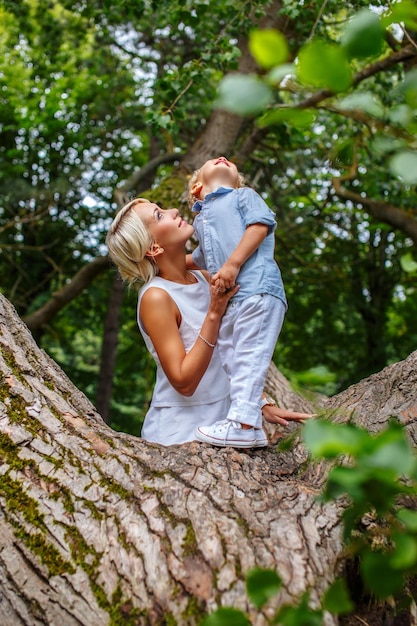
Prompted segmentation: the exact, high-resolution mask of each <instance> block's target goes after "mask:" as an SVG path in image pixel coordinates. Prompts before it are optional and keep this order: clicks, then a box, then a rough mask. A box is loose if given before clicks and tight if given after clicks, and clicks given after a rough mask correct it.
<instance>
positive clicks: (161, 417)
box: [137, 271, 229, 445]
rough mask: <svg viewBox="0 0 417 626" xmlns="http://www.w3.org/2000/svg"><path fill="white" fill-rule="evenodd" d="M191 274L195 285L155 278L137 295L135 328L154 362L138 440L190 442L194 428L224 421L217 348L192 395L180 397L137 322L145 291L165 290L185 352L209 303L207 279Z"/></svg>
mask: <svg viewBox="0 0 417 626" xmlns="http://www.w3.org/2000/svg"><path fill="white" fill-rule="evenodd" d="M191 273H192V274H193V276H195V277H196V279H197V283H195V284H192V285H182V284H179V283H174V282H172V281H169V280H165V279H164V278H160V277H159V276H156V277H155V278H153V279H152V280H151V281H150V282H149V283H147V284H146V285H145V286H144V287H143V288H142V289H141V291H140V293H139V300H138V309H137V319H138V326H139V330H140V332H141V334H142V337H143V339H144V341H145V344H146V347H147V348H148V350H149V352H150V353H151V354H152V356H153V358H154V360H155V363H156V383H155V388H154V391H153V396H152V401H151V408H150V410H149V411H148V413H147V415H146V417H145V422H144V425H143V428H142V437H143V438H144V439H147V440H148V441H156V442H157V443H162V444H164V445H170V444H173V443H183V442H184V441H191V440H193V439H194V436H193V433H194V428H195V427H196V426H197V425H200V424H211V423H214V421H216V420H218V419H222V418H224V417H225V416H226V415H225V407H227V404H228V402H229V379H228V376H227V374H226V372H225V371H224V369H223V367H222V365H221V361H220V357H219V354H218V350H217V347H215V348H214V350H213V355H212V358H211V361H210V363H209V365H208V368H207V370H206V373H205V374H204V376H203V377H202V379H201V381H200V383H199V385H198V387H197V389H196V390H195V392H194V393H193V395H192V396H183V395H182V394H180V393H178V391H176V390H175V389H174V388H173V387H172V385H171V383H170V382H169V380H168V378H167V376H166V374H165V372H164V370H163V369H162V367H161V364H160V362H159V359H158V355H157V353H156V351H155V348H154V345H153V343H152V341H151V339H150V337H149V335H148V334H147V333H146V331H145V329H144V327H143V325H142V322H141V319H140V314H139V311H140V303H141V300H142V297H143V295H144V294H145V293H146V291H147V290H148V289H150V288H151V287H158V288H159V289H163V290H164V291H166V292H167V293H168V294H169V295H170V296H171V298H172V299H173V300H174V302H175V304H176V305H177V307H178V310H179V312H180V314H181V324H180V327H179V332H180V335H181V338H182V341H183V343H184V347H185V351H186V352H189V350H190V349H191V348H192V347H193V345H194V343H195V342H196V341H197V338H198V334H199V332H200V329H201V326H202V324H203V321H204V318H205V317H206V314H207V310H208V306H209V302H210V291H209V286H208V282H207V280H206V279H205V277H204V276H203V274H202V273H201V272H198V271H193V272H191ZM220 401H221V402H220ZM216 404H217V405H218V406H217V408H215V407H216ZM202 407H204V408H202ZM226 413H227V409H226Z"/></svg>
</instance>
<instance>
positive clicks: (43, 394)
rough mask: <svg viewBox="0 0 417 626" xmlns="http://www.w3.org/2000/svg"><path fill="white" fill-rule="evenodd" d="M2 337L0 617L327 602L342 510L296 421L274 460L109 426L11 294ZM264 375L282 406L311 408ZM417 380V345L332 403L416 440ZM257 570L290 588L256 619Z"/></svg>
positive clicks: (187, 612)
mask: <svg viewBox="0 0 417 626" xmlns="http://www.w3.org/2000/svg"><path fill="white" fill-rule="evenodd" d="M0 333H1V334H0V372H1V387H0V390H1V396H0V409H1V411H0V462H1V464H0V473H1V481H0V590H1V594H0V623H1V624H2V626H20V625H28V626H29V625H30V626H41V625H42V626H45V625H48V626H49V625H50V626H52V624H54V625H55V624H58V623H59V624H61V625H62V626H81V625H82V626H105V625H110V624H112V625H115V624H135V625H142V624H143V625H149V624H151V625H154V624H155V625H156V624H168V623H177V624H181V625H188V624H190V625H197V624H198V623H200V621H201V618H202V616H203V615H205V614H206V613H207V612H210V611H211V610H213V609H215V608H216V607H218V606H220V605H229V606H235V607H239V608H241V609H244V610H246V611H247V612H248V613H249V615H250V617H251V621H252V623H253V624H256V625H257V626H263V625H264V624H266V623H267V617H268V616H270V615H271V613H272V612H273V610H274V609H275V608H276V607H277V606H280V605H281V604H282V603H284V602H293V601H295V600H296V599H297V598H299V596H300V595H301V594H302V593H303V592H304V591H305V590H307V589H309V588H310V589H311V598H312V603H313V604H315V603H316V604H317V603H318V602H319V601H320V598H321V596H322V594H323V592H324V591H325V589H326V588H327V586H328V585H329V584H330V583H331V582H332V580H333V579H334V577H335V576H336V574H337V572H338V571H339V568H340V558H341V553H342V542H341V527H340V514H341V508H340V507H341V505H336V504H334V503H330V504H323V503H320V502H318V501H317V499H316V496H317V495H318V494H319V492H320V487H321V485H322V483H323V480H324V479H325V477H326V470H327V467H326V465H325V464H323V463H321V464H314V465H313V464H309V463H308V457H307V454H306V450H305V449H304V447H303V445H302V443H301V441H300V439H299V437H298V434H297V429H298V427H296V426H293V428H294V430H295V432H294V435H295V436H296V441H295V445H294V446H293V448H292V450H291V451H288V452H280V453H277V451H276V450H275V448H274V447H273V446H270V447H269V448H267V449H262V450H257V451H237V450H233V449H230V448H225V449H216V448H211V447H210V446H207V445H205V444H200V443H197V442H193V443H189V444H184V445H182V446H172V447H163V446H159V445H156V444H149V443H146V442H144V441H142V440H141V439H139V438H135V437H133V436H130V435H126V434H122V433H116V432H113V431H112V430H111V429H110V428H109V427H108V426H107V425H106V424H105V423H104V422H103V420H102V419H101V417H100V416H99V415H98V413H97V412H96V410H95V409H94V407H93V406H92V405H91V404H90V402H89V401H88V400H87V399H86V398H85V396H84V395H83V394H82V393H81V392H80V391H78V390H77V389H76V388H75V387H74V386H73V385H72V384H71V382H70V381H69V380H68V378H67V377H66V375H65V374H64V373H63V372H62V371H61V370H60V369H59V367H58V366H57V365H56V364H55V363H54V362H53V361H52V360H51V359H50V358H49V357H48V356H47V355H46V354H45V352H43V351H42V350H40V349H39V348H38V347H37V345H36V343H35V341H34V340H33V338H32V336H31V335H30V333H29V332H28V330H27V328H26V327H25V325H24V324H23V323H22V322H21V321H20V320H19V318H18V316H17V315H16V313H15V311H14V309H13V307H12V306H11V305H10V303H9V302H8V301H7V300H5V298H4V297H3V296H0ZM269 381H270V382H269V385H270V386H269V388H268V391H269V392H270V393H273V395H275V396H276V398H277V400H278V401H279V403H280V404H282V405H283V406H286V407H287V408H295V409H296V408H300V409H307V408H310V409H311V408H313V407H312V406H311V404H309V403H308V402H307V401H306V400H304V399H301V398H299V397H298V396H297V395H296V394H295V393H294V392H292V391H291V389H290V387H289V385H288V383H286V381H285V379H284V378H283V377H282V376H281V375H280V374H279V373H276V372H272V374H271V376H270V378H269ZM416 384H417V352H414V353H413V354H411V355H410V357H409V358H408V359H406V360H405V361H403V362H402V363H398V364H396V365H393V366H391V367H389V368H386V369H385V370H383V371H382V372H380V373H379V374H376V375H374V376H372V377H370V378H368V379H366V380H364V381H362V382H361V383H359V384H357V385H355V386H353V387H351V388H349V389H348V390H346V391H345V392H343V393H341V394H339V395H338V396H335V397H334V398H332V399H330V400H326V401H324V407H326V408H329V409H332V410H335V409H337V415H338V418H337V419H338V420H340V421H343V420H347V419H350V418H351V414H352V411H354V416H355V420H356V421H357V422H358V423H359V424H361V425H364V426H366V427H367V428H369V430H371V431H376V430H379V429H381V428H382V427H383V426H384V425H385V423H386V422H387V420H388V419H389V417H390V416H392V415H397V416H398V419H400V420H401V421H402V422H403V423H404V426H405V427H406V428H407V430H408V431H409V433H410V436H411V437H412V438H413V440H415V438H416V433H415V422H416V418H417V404H416V397H415V389H416ZM321 402H322V403H323V400H322V401H321ZM290 431H291V429H290ZM286 432H287V431H286ZM253 566H260V567H268V568H273V569H275V570H277V571H278V572H279V574H280V576H281V577H282V579H283V581H284V586H283V589H282V591H281V592H280V594H279V596H278V597H277V598H276V600H275V601H274V602H272V603H271V604H269V605H268V608H266V609H264V610H263V611H262V612H260V613H258V611H257V610H255V609H254V608H253V607H251V606H249V604H248V602H247V599H246V594H245V586H244V578H245V574H246V572H247V571H248V569H250V568H252V567H253ZM325 623H326V624H327V625H328V626H330V625H336V624H337V618H334V617H332V616H330V615H327V616H326V620H325Z"/></svg>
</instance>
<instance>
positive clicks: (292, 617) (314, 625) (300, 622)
mask: <svg viewBox="0 0 417 626" xmlns="http://www.w3.org/2000/svg"><path fill="white" fill-rule="evenodd" d="M272 623H273V624H280V626H323V612H322V611H320V610H314V609H310V607H309V606H308V594H307V592H306V593H304V594H303V595H302V597H301V599H300V602H299V604H298V605H295V606H288V605H285V606H283V607H281V609H280V610H279V611H278V613H277V614H276V616H275V618H274V619H273V621H272Z"/></svg>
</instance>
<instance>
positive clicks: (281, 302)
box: [187, 157, 287, 448]
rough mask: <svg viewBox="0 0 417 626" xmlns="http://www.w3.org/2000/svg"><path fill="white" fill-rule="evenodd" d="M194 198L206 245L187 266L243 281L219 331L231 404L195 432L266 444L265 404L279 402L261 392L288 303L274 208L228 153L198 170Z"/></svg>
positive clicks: (221, 283) (217, 440) (224, 281)
mask: <svg viewBox="0 0 417 626" xmlns="http://www.w3.org/2000/svg"><path fill="white" fill-rule="evenodd" d="M189 197H190V202H191V201H194V204H193V211H194V212H195V213H197V215H196V217H195V220H194V224H193V225H194V229H195V234H196V237H197V239H198V241H199V245H198V247H197V248H196V249H195V250H194V252H193V253H192V255H188V258H187V265H188V266H189V268H194V269H195V268H197V267H201V268H204V269H207V270H208V271H209V273H210V275H211V280H212V284H214V286H215V287H216V288H217V289H218V290H219V292H224V291H227V290H229V289H232V288H233V287H234V285H235V284H236V281H237V283H238V284H239V291H238V292H237V293H236V295H234V296H233V298H232V299H231V300H230V302H229V305H228V308H227V311H226V313H225V315H224V317H223V320H222V324H221V328H220V333H219V338H218V347H219V352H220V356H221V359H222V363H223V367H224V368H225V370H226V372H227V374H228V376H229V379H230V396H231V406H230V410H229V412H228V414H227V416H226V418H225V419H224V420H221V421H219V422H216V423H215V424H214V425H211V426H199V427H198V428H196V430H195V433H194V434H195V437H196V439H198V440H199V441H204V442H208V443H211V444H212V445H215V446H233V447H236V448H251V447H259V446H264V445H267V439H266V436H265V433H264V431H263V429H262V413H261V407H263V406H265V404H268V403H272V401H270V400H269V399H267V400H266V401H265V400H262V405H261V398H262V392H263V388H264V385H265V379H266V375H267V371H268V368H269V364H270V362H271V359H272V355H273V352H274V348H275V345H276V342H277V339H278V336H279V333H280V331H281V327H282V323H283V321H284V316H285V312H286V309H287V301H286V296H285V290H284V285H283V283H282V278H281V272H280V270H279V267H278V265H277V264H276V262H275V260H274V243H275V241H274V229H275V227H276V222H275V219H274V215H273V213H272V211H271V210H270V209H269V207H268V206H267V205H266V203H265V202H264V201H263V200H262V198H261V197H260V196H259V194H257V193H256V192H255V191H254V190H253V189H250V188H249V187H243V186H242V177H241V175H240V174H239V172H238V170H237V167H236V165H234V164H233V163H231V162H230V161H228V160H227V159H226V158H225V157H219V158H216V159H210V160H208V161H206V163H204V165H203V166H202V167H201V168H200V169H199V170H197V171H196V172H194V174H193V176H192V178H191V180H190V183H189ZM190 257H191V258H190Z"/></svg>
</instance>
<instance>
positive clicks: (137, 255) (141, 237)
mask: <svg viewBox="0 0 417 626" xmlns="http://www.w3.org/2000/svg"><path fill="white" fill-rule="evenodd" d="M147 202H149V200H146V199H145V198H135V199H134V200H131V201H130V202H128V203H127V204H125V206H124V207H122V208H121V209H120V211H119V212H118V213H117V215H116V217H115V218H114V220H113V222H112V224H111V226H110V229H109V232H108V233H107V237H106V244H107V247H108V250H109V256H110V258H111V260H112V261H113V263H114V264H115V265H116V267H117V269H118V271H119V274H120V276H121V278H122V280H123V282H125V283H127V284H128V285H129V287H135V288H137V289H139V288H140V287H141V286H142V284H144V283H147V282H149V281H150V280H152V278H153V277H154V276H156V274H157V273H158V268H157V266H156V264H155V263H154V261H153V260H152V259H151V258H150V257H147V256H146V253H147V251H148V250H149V248H150V246H151V245H152V243H153V239H152V236H151V234H150V233H149V230H148V229H147V227H146V226H145V224H144V222H143V220H142V219H141V218H140V217H139V215H138V214H137V213H136V211H133V210H132V209H133V208H134V207H135V206H137V205H138V204H142V203H147Z"/></svg>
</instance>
